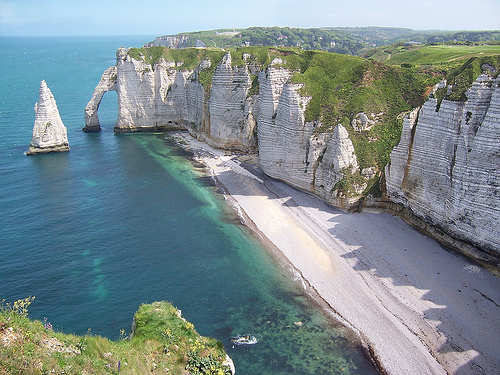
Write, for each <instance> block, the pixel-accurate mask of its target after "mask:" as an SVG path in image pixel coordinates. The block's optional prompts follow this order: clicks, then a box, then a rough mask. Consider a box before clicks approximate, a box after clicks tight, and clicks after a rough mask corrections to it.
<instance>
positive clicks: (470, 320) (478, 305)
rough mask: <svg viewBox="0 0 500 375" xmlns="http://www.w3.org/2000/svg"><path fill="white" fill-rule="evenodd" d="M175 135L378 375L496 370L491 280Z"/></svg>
mask: <svg viewBox="0 0 500 375" xmlns="http://www.w3.org/2000/svg"><path fill="white" fill-rule="evenodd" d="M176 137H182V138H183V139H184V141H185V142H183V143H187V144H188V145H189V146H187V147H188V148H189V149H190V150H191V151H192V152H193V153H194V154H195V155H196V156H197V158H198V159H199V160H200V161H201V162H203V163H204V164H205V165H207V167H208V168H210V170H211V171H212V173H213V175H214V177H215V178H216V179H217V180H218V181H219V182H220V183H221V184H222V185H223V186H224V187H225V190H226V191H227V194H229V195H230V196H231V198H232V199H233V200H234V201H235V202H236V204H237V205H238V207H239V209H241V210H242V211H243V212H244V213H245V217H247V218H248V219H249V220H251V223H248V224H249V225H250V224H251V225H250V226H251V227H252V228H254V229H255V230H257V231H258V232H259V233H260V235H261V236H264V237H265V238H266V239H267V240H268V241H270V242H272V243H273V244H274V246H275V247H277V248H278V249H279V250H280V251H281V252H282V254H283V256H284V257H285V258H286V259H287V260H288V261H289V262H290V263H291V265H292V266H293V267H294V268H295V269H296V271H297V272H299V273H300V274H301V275H302V277H303V278H304V279H305V280H306V281H307V284H308V285H309V286H310V288H312V289H313V290H314V292H315V294H317V295H319V296H321V298H322V299H323V300H324V302H325V303H326V304H327V305H328V306H329V309H331V311H332V312H333V313H334V315H335V316H336V317H337V318H338V319H340V320H341V321H342V322H343V323H344V324H346V325H347V326H348V327H350V328H351V329H352V330H353V331H354V332H355V333H356V334H357V335H359V337H360V339H361V340H362V342H363V344H364V346H365V347H366V348H367V351H368V352H369V353H370V355H371V356H372V357H373V358H375V359H376V361H377V362H378V363H379V365H380V367H381V368H382V369H383V371H384V372H386V373H388V374H394V375H396V374H397V375H402V374H412V375H413V374H447V373H448V374H460V375H464V374H496V373H499V372H498V371H499V368H500V324H498V322H500V279H499V278H498V277H496V276H495V275H493V274H492V273H491V272H489V271H487V270H486V269H484V268H482V267H480V266H478V265H476V264H474V263H472V262H470V261H469V260H467V259H465V258H463V257H461V256H458V255H456V254H454V253H452V252H449V251H447V250H446V249H444V248H443V247H441V246H440V245H439V244H438V243H437V242H436V241H434V240H432V239H430V238H428V237H426V236H424V235H422V234H421V233H419V232H418V231H416V230H415V229H413V228H412V227H411V226H409V225H408V224H406V223H404V222H403V221H402V220H400V219H398V218H395V217H393V216H391V215H388V214H384V213H374V212H372V213H370V212H363V213H358V214H347V213H343V212H341V211H339V210H337V209H335V208H333V207H331V206H328V205H327V204H325V203H324V202H322V201H321V200H319V199H317V198H315V197H313V196H311V195H309V194H306V193H304V192H302V191H299V190H297V189H294V188H292V187H290V186H288V185H287V184H285V183H283V182H280V181H276V180H274V179H271V178H269V177H267V176H265V175H264V174H263V173H262V172H261V171H260V169H259V168H258V167H257V166H256V165H255V160H253V163H252V160H250V159H251V157H249V156H243V157H242V156H241V155H240V156H238V155H230V154H226V153H225V152H224V151H221V150H216V149H213V148H211V147H210V146H208V145H207V144H205V143H202V142H199V141H197V140H195V139H193V138H191V137H190V136H188V135H187V134H177V135H176ZM185 147H186V146H185ZM254 159H255V157H254ZM246 161H248V162H249V163H248V164H247V163H245V162H246ZM248 219H247V220H248Z"/></svg>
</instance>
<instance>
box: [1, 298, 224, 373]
mask: <svg viewBox="0 0 500 375" xmlns="http://www.w3.org/2000/svg"><path fill="white" fill-rule="evenodd" d="M25 301H26V300H25ZM28 304H29V303H28ZM26 315H27V309H26V308H25V309H24V310H20V309H18V308H16V309H12V306H10V307H6V306H5V305H4V306H2V309H1V310H0V374H18V373H20V374H21V373H22V374H46V373H51V372H52V371H53V372H54V373H57V374H63V373H64V374H117V373H118V372H119V373H120V374H146V373H151V372H152V371H153V370H154V373H155V374H166V373H168V374H178V375H181V374H205V373H206V374H214V375H224V374H228V373H229V369H228V367H226V366H222V362H223V361H224V360H225V357H226V353H225V352H224V349H223V346H222V343H221V342H219V341H218V340H215V339H211V338H207V337H202V336H200V335H199V334H198V333H197V332H196V331H195V330H194V327H193V325H192V324H191V323H189V322H187V321H185V320H184V319H182V318H180V317H179V316H178V312H177V309H176V308H175V307H173V306H172V305H171V304H169V303H167V302H154V303H153V304H148V305H141V306H140V308H139V310H138V311H137V312H136V314H135V316H134V321H135V323H136V328H135V332H134V335H133V337H132V338H131V339H122V340H119V341H115V342H113V341H110V340H108V339H106V338H103V337H100V336H93V335H90V334H87V335H85V336H75V335H70V334H64V333H61V332H54V331H52V329H50V328H48V327H47V324H45V325H44V324H42V323H41V322H39V321H31V320H30V319H28V318H27V317H26ZM205 370H206V372H203V371H205Z"/></svg>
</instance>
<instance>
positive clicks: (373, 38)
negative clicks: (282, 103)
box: [151, 26, 500, 55]
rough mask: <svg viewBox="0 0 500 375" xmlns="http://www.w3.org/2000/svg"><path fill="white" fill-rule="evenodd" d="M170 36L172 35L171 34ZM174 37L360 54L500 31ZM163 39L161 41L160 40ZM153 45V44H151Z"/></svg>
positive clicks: (480, 38)
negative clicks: (385, 48)
mask: <svg viewBox="0 0 500 375" xmlns="http://www.w3.org/2000/svg"><path fill="white" fill-rule="evenodd" d="M167 37H168V36H167ZM171 37H174V38H175V37H177V38H182V41H181V42H180V44H179V45H178V46H177V47H178V48H189V47H195V46H198V47H199V46H205V47H217V48H237V47H245V46H257V47H259V46H260V47H300V48H301V49H303V50H318V51H320V50H321V51H328V52H335V53H342V54H347V55H360V54H362V53H364V52H366V51H368V50H370V49H372V48H374V47H379V46H387V45H390V44H393V43H397V42H410V41H411V42H415V41H416V42H419V43H423V44H428V43H483V44H484V43H495V42H498V41H500V31H498V30H496V31H495V30H491V31H490V30H487V31H456V32H452V31H417V30H412V29H406V28H395V27H373V26H372V27H324V28H308V29H303V28H297V27H249V28H247V29H219V30H205V31H196V32H188V33H182V34H177V35H175V36H174V35H171ZM160 42H161V41H160ZM151 45H152V44H151Z"/></svg>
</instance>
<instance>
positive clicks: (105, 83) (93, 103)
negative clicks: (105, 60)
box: [82, 66, 117, 132]
mask: <svg viewBox="0 0 500 375" xmlns="http://www.w3.org/2000/svg"><path fill="white" fill-rule="evenodd" d="M116 77H117V69H116V66H112V67H111V68H108V69H106V71H105V72H104V73H103V74H102V76H101V80H100V81H99V84H98V85H97V87H96V88H95V89H94V93H93V94H92V98H91V99H90V101H89V102H88V104H87V106H86V107H85V113H84V114H85V127H84V128H83V129H82V130H83V131H86V132H93V131H100V130H101V124H100V123H99V117H98V115H97V110H98V109H99V105H100V104H101V100H102V97H103V95H104V94H105V93H106V92H108V91H116Z"/></svg>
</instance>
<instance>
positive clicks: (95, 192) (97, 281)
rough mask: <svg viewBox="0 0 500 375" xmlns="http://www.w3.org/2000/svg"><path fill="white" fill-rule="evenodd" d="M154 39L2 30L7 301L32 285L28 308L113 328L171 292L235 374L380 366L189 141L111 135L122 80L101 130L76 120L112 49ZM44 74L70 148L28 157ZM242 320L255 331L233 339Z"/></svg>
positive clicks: (0, 190) (1, 260) (109, 98)
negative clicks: (270, 246) (266, 243)
mask: <svg viewBox="0 0 500 375" xmlns="http://www.w3.org/2000/svg"><path fill="white" fill-rule="evenodd" d="M153 38H154V37H153V36H151V37H145V36H142V37H78V38H74V37H72V38H70V37H68V38H5V37H4V38H0V89H1V90H0V300H1V299H5V300H6V302H12V301H13V300H16V299H20V298H25V297H27V296H30V295H31V296H35V297H36V298H35V300H34V302H33V303H32V305H31V306H30V308H29V315H30V317H31V318H32V319H38V320H43V319H44V317H45V318H47V321H48V322H50V323H51V324H52V325H53V327H54V328H55V329H56V330H62V331H65V332H67V333H76V334H86V333H91V334H95V335H102V336H106V337H109V338H110V339H113V340H117V339H119V335H120V330H122V329H124V330H126V331H129V329H130V327H131V323H132V317H133V315H134V312H135V311H136V310H137V308H138V307H139V305H140V304H141V303H150V302H153V301H157V300H167V301H170V302H171V303H173V304H174V305H175V306H177V308H179V309H181V310H182V312H183V316H184V317H185V318H186V319H188V320H189V321H191V322H192V323H193V324H194V325H195V328H196V330H197V331H198V332H199V333H201V334H202V335H207V336H213V337H216V338H218V339H220V340H221V341H222V342H223V343H224V345H225V348H226V350H227V352H228V353H229V355H230V356H231V357H232V358H233V360H234V362H235V365H236V368H237V374H241V375H250V374H316V375H318V374H319V375H322V374H375V373H376V372H375V370H374V368H373V367H372V365H371V364H370V362H369V361H368V360H367V359H366V358H365V356H364V354H363V351H362V350H361V348H360V346H359V344H358V343H356V342H355V341H354V340H352V339H351V338H350V335H349V332H347V331H346V330H345V329H344V328H342V327H340V326H338V325H337V324H334V323H333V322H332V320H331V319H329V318H328V317H327V315H325V314H324V312H323V311H322V310H321V309H320V308H319V307H318V306H317V305H315V304H314V303H313V302H312V300H311V299H310V298H309V297H308V296H307V295H306V294H305V293H304V290H303V289H302V287H301V283H300V282H299V281H297V280H296V279H297V278H296V276H295V275H294V274H293V273H292V272H290V270H289V269H288V267H287V266H286V265H284V264H282V263H280V261H278V260H276V258H275V257H273V256H272V254H270V253H269V251H267V250H266V249H265V248H264V247H263V246H262V245H261V244H260V243H259V242H258V241H257V240H256V238H255V237H254V235H253V234H252V233H250V232H249V231H248V229H247V228H246V227H244V226H242V225H241V224H240V223H239V220H238V216H237V214H236V212H235V210H233V209H232V208H230V207H229V206H228V205H227V204H226V202H225V200H224V197H223V195H221V194H220V192H219V191H218V189H217V187H216V186H215V184H214V182H213V181H212V179H211V178H210V177H209V176H207V175H206V174H205V173H204V171H203V169H202V168H201V167H200V166H199V165H196V164H195V163H193V162H192V160H191V159H190V158H189V156H190V155H189V154H187V153H186V152H184V151H183V150H182V149H180V148H179V147H177V146H176V144H175V142H173V141H172V140H171V139H169V137H168V136H166V135H165V134H125V135H114V134H113V125H114V122H115V120H116V116H117V104H116V93H114V92H110V93H106V94H105V96H104V99H103V102H102V103H101V107H100V109H99V117H100V120H101V127H102V128H103V130H102V132H100V133H93V134H87V133H84V132H82V131H81V128H82V127H83V126H84V119H83V110H84V108H85V105H86V103H87V102H88V101H89V99H90V98H91V96H92V92H93V89H94V87H95V86H96V85H97V83H98V82H99V79H100V76H101V74H102V73H103V72H104V70H105V69H106V68H108V67H110V66H112V65H114V64H115V51H116V50H117V49H118V48H119V47H121V46H135V47H140V46H142V45H143V44H144V43H146V42H148V41H150V40H152V39H153ZM42 79H45V80H46V82H47V85H48V87H49V88H50V89H51V91H52V93H53V94H54V96H55V99H56V101H57V105H58V108H59V112H60V114H61V118H62V120H63V122H64V124H65V125H66V127H67V129H68V138H69V143H70V148H71V151H70V152H68V153H53V154H45V155H36V156H26V155H25V154H24V153H25V151H27V150H28V147H29V144H30V141H31V132H32V128H33V124H34V120H35V115H34V112H33V106H34V104H35V102H36V101H37V100H38V89H39V86H40V81H41V80H42ZM246 333H250V334H253V335H255V336H256V337H257V338H258V339H259V342H258V343H257V344H256V345H253V346H247V347H234V348H233V347H232V345H231V343H230V341H229V339H230V337H231V336H234V335H237V334H246Z"/></svg>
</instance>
